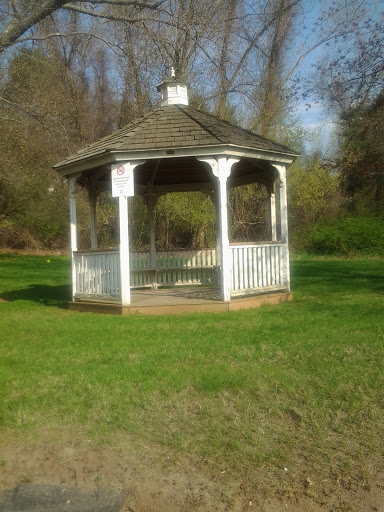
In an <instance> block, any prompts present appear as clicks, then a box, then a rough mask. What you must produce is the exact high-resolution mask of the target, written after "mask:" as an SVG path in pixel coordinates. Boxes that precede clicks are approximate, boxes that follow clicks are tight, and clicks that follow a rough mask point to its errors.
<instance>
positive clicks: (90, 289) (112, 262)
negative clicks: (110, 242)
mask: <svg viewBox="0 0 384 512" xmlns="http://www.w3.org/2000/svg"><path fill="white" fill-rule="evenodd" d="M230 252H231V262H232V268H231V274H232V290H231V295H232V296H236V295H244V294H247V293H255V292H257V291H259V292H260V291H268V290H271V291H272V290H277V289H283V288H288V287H289V283H288V261H287V254H288V252H287V247H286V245H285V244H283V243H277V242H268V243H261V244H259V243H255V244H239V245H233V244H231V246H230ZM73 265H74V269H73V274H74V277H73V280H74V283H73V284H74V295H75V296H82V295H84V296H94V297H95V298H98V296H100V297H104V298H105V297H109V298H110V299H112V300H118V299H119V296H120V257H119V251H117V250H112V251H82V252H75V253H74V258H73ZM130 269H131V271H130V281H131V287H132V288H139V287H149V286H152V285H153V283H156V284H157V285H160V286H166V285H193V284H218V266H217V260H216V251H215V249H203V250H195V251H184V250H182V251H159V252H157V253H156V261H155V265H154V266H151V261H150V254H149V252H148V251H133V252H131V253H130Z"/></svg>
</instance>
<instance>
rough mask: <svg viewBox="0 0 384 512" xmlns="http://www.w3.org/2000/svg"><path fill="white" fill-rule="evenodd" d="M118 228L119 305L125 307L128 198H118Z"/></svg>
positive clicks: (128, 298) (127, 293)
mask: <svg viewBox="0 0 384 512" xmlns="http://www.w3.org/2000/svg"><path fill="white" fill-rule="evenodd" d="M119 226H120V295H121V304H122V305H123V306H127V305H128V304H130V302H131V289H130V284H131V283H130V274H129V223H128V197H126V196H119Z"/></svg>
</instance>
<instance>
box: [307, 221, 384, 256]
mask: <svg viewBox="0 0 384 512" xmlns="http://www.w3.org/2000/svg"><path fill="white" fill-rule="evenodd" d="M303 245H304V247H305V249H306V250H307V251H308V252H310V253H315V254H329V255H338V256H358V255H361V256H384V220H383V219H382V218H378V217H352V218H345V219H339V220H336V221H335V222H333V223H331V224H327V225H325V224H322V225H321V224H318V225H316V226H315V227H314V228H312V229H311V230H310V231H309V233H308V234H307V236H306V240H305V242H304V244H303Z"/></svg>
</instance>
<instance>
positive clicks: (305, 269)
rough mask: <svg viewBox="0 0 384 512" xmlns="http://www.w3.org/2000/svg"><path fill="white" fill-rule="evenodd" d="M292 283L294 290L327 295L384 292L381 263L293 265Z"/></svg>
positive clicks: (339, 262)
mask: <svg viewBox="0 0 384 512" xmlns="http://www.w3.org/2000/svg"><path fill="white" fill-rule="evenodd" d="M292 278H293V279H292V281H293V288H295V287H300V288H301V287H303V288H304V287H305V288H306V287H310V288H317V289H319V288H322V289H327V291H328V292H330V293H332V292H336V293H337V292H340V291H348V290H350V291H358V290H361V291H364V290H366V291H370V292H375V293H382V292H384V261H383V264H382V266H381V268H380V267H379V266H378V263H377V260H375V261H370V260H366V261H354V260H349V261H346V260H342V261H329V260H326V261H319V260H316V261H294V262H292Z"/></svg>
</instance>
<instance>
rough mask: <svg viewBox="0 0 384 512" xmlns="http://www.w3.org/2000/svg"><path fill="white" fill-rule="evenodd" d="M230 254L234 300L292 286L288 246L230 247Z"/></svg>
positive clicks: (267, 244) (257, 245) (271, 244)
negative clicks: (262, 291) (247, 294)
mask: <svg viewBox="0 0 384 512" xmlns="http://www.w3.org/2000/svg"><path fill="white" fill-rule="evenodd" d="M230 250H231V261H232V292H231V295H232V296H235V295H242V294H245V293H255V291H257V290H259V291H261V290H265V291H267V290H268V289H269V290H273V289H282V288H287V287H288V286H289V285H288V279H287V275H288V273H287V269H288V267H287V254H288V253H287V247H286V244H283V243H276V242H268V243H262V244H257V243H255V244H239V245H233V244H231V246H230Z"/></svg>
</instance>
